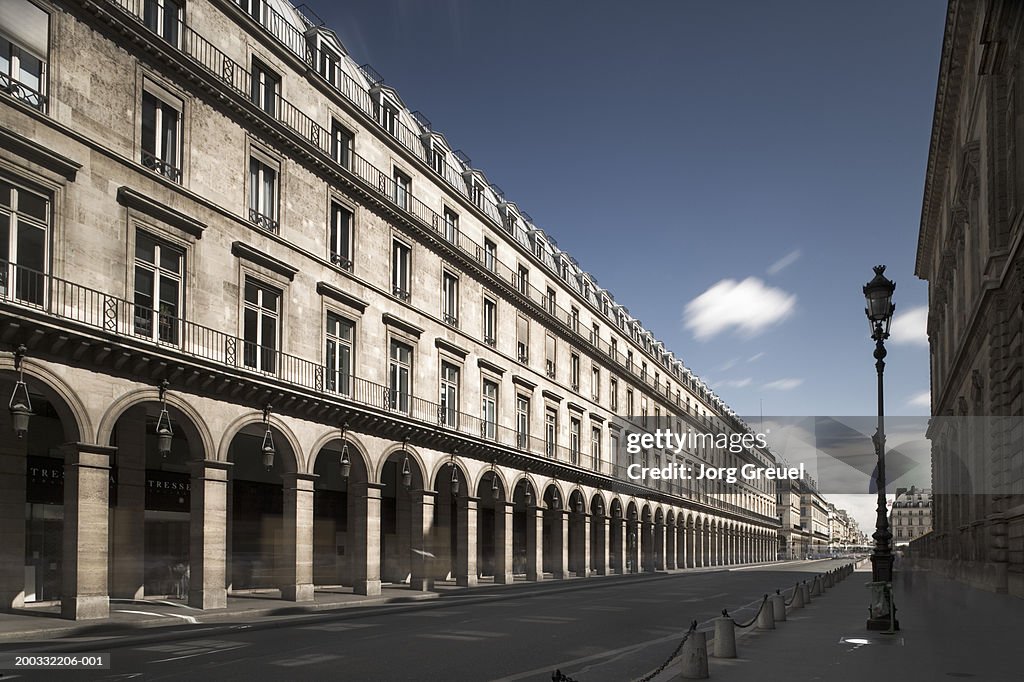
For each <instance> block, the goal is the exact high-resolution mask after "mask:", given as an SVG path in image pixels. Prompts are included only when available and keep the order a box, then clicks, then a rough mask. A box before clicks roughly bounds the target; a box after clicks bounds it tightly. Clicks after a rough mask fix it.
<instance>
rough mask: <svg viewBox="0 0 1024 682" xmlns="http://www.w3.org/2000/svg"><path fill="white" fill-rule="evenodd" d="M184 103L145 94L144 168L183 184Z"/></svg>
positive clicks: (143, 100)
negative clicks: (182, 117)
mask: <svg viewBox="0 0 1024 682" xmlns="http://www.w3.org/2000/svg"><path fill="white" fill-rule="evenodd" d="M180 157H181V102H180V101H178V102H174V103H171V102H167V101H164V100H163V99H161V98H160V97H157V96H156V95H154V94H153V93H152V92H149V91H148V90H144V91H143V92H142V159H141V160H142V165H143V166H145V167H146V168H149V169H151V170H155V171H156V172H157V173H160V174H161V175H163V176H165V177H167V178H169V179H171V180H173V181H174V182H181V161H180Z"/></svg>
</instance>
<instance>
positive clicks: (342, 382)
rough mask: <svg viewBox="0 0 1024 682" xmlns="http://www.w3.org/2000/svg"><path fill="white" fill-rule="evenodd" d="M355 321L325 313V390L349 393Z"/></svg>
mask: <svg viewBox="0 0 1024 682" xmlns="http://www.w3.org/2000/svg"><path fill="white" fill-rule="evenodd" d="M354 340H355V323H354V322H351V321H349V320H346V319H345V318H344V317H341V316H340V315H336V314H335V313H327V353H326V356H327V368H326V369H327V372H326V374H327V376H326V379H327V390H328V391H332V392H335V393H341V394H342V395H349V393H350V386H349V377H351V376H352V345H353V342H354Z"/></svg>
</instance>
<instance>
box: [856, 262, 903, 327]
mask: <svg viewBox="0 0 1024 682" xmlns="http://www.w3.org/2000/svg"><path fill="white" fill-rule="evenodd" d="M874 270H875V277H874V279H872V280H871V281H870V282H868V283H867V284H865V285H864V298H865V299H866V300H867V311H866V312H867V315H868V319H869V320H871V321H872V322H885V321H887V320H888V319H889V318H890V317H892V313H893V310H894V308H893V305H892V294H893V292H894V291H895V290H896V284H895V283H894V282H892V281H891V280H889V279H888V278H887V277H886V276H885V266H884V265H876V266H875V268H874Z"/></svg>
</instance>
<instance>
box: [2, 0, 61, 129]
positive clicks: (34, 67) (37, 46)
mask: <svg viewBox="0 0 1024 682" xmlns="http://www.w3.org/2000/svg"><path fill="white" fill-rule="evenodd" d="M2 16H3V33H2V34H0V92H5V93H7V94H9V95H11V96H12V97H15V98H16V99H19V100H21V101H22V102H24V103H25V104H28V105H29V106H30V107H33V108H35V109H39V110H40V111H44V110H45V109H46V95H45V92H44V90H45V84H46V56H47V53H48V51H49V47H50V45H49V42H50V39H49V23H50V21H49V20H50V18H49V15H47V14H46V12H44V11H43V10H41V9H39V8H38V7H36V6H35V5H34V4H32V3H31V2H28V0H5V2H4V3H3V15H2Z"/></svg>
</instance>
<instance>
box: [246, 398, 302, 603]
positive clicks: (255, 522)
mask: <svg viewBox="0 0 1024 682" xmlns="http://www.w3.org/2000/svg"><path fill="white" fill-rule="evenodd" d="M227 459H228V461H229V462H231V464H232V467H231V468H230V470H229V473H230V481H231V483H230V486H229V488H228V498H229V503H228V509H229V510H230V520H229V530H228V556H229V557H230V558H229V560H228V566H229V569H228V589H229V591H236V592H248V591H269V590H274V589H281V591H282V597H286V598H288V597H292V596H293V595H290V594H288V593H289V592H290V591H291V590H292V588H294V587H296V585H295V584H294V581H293V580H292V578H293V577H294V576H293V575H292V574H293V572H294V561H292V560H291V559H293V557H294V555H293V554H292V553H293V552H294V550H295V538H294V533H293V531H292V530H291V529H290V528H289V525H291V524H290V523H289V521H290V520H291V521H294V518H293V514H294V511H295V510H294V509H293V507H294V505H286V504H285V484H286V482H287V483H289V484H290V487H291V490H292V491H294V490H295V488H296V487H297V486H296V485H295V482H296V479H297V477H296V474H297V465H296V456H295V451H294V449H293V447H292V445H291V443H290V442H289V439H288V438H286V436H285V434H284V432H283V431H282V430H281V428H280V426H279V425H278V424H276V423H274V421H272V420H271V417H270V415H269V412H266V411H265V412H264V417H263V419H262V420H261V419H259V418H258V417H256V418H253V419H252V420H250V421H249V422H248V423H247V424H245V425H244V426H242V427H241V429H239V430H238V432H237V433H235V435H234V436H233V437H232V439H231V443H230V445H229V446H228V454H227ZM286 479H288V480H286ZM311 587H312V586H311V584H310V585H309V588H310V589H311Z"/></svg>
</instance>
